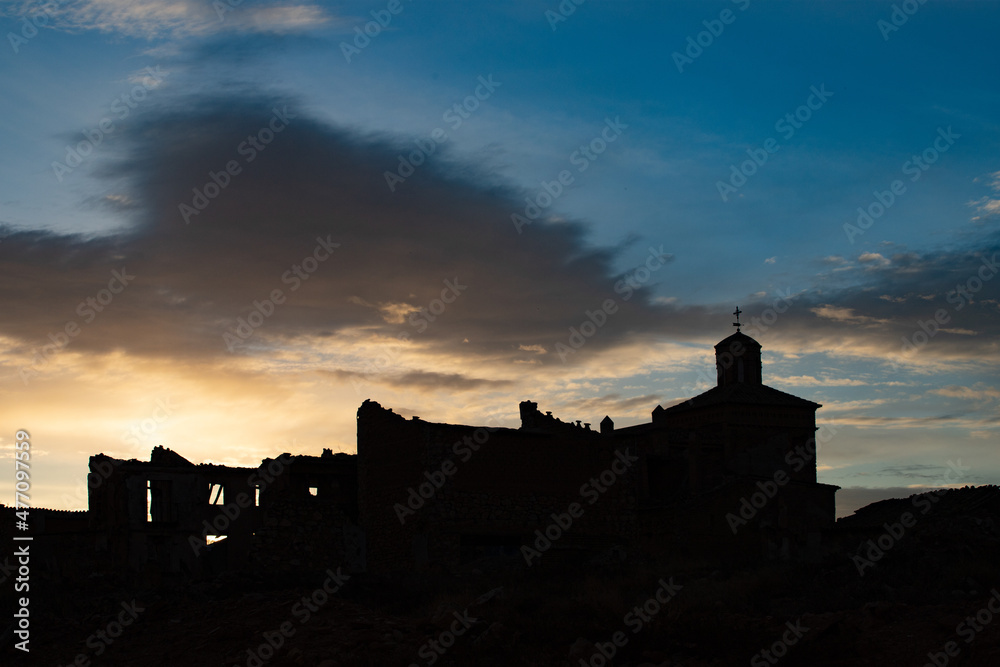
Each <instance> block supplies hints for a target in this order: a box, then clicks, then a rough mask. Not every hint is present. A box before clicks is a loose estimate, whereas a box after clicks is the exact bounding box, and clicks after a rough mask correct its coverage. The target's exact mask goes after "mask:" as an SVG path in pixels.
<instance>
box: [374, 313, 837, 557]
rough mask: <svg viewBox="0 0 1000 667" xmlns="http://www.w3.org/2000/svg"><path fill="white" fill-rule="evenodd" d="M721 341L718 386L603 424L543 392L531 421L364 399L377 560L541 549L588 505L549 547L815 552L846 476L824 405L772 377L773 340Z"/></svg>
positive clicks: (703, 553) (715, 553) (706, 553)
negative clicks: (635, 420)
mask: <svg viewBox="0 0 1000 667" xmlns="http://www.w3.org/2000/svg"><path fill="white" fill-rule="evenodd" d="M715 352H716V368H717V378H718V383H717V386H716V387H713V388H712V389H710V390H708V391H706V392H704V393H702V394H700V395H698V396H695V397H693V398H691V399H689V400H688V401H685V402H684V403H681V404H678V405H675V406H672V407H670V408H667V409H664V408H662V407H660V406H657V407H656V409H654V410H653V413H652V421H651V422H649V423H646V424H638V425H635V426H630V427H626V428H615V425H614V422H613V421H612V420H611V418H610V417H605V418H604V419H603V420H602V421H601V423H600V431H595V430H591V429H590V424H586V425H584V426H581V425H580V422H576V423H575V424H574V423H570V422H563V421H561V420H559V419H558V418H556V417H553V416H552V414H551V413H548V412H547V413H542V412H540V411H539V410H538V406H537V404H536V403H534V402H532V401H524V402H522V403H521V404H520V414H521V427H520V428H519V429H509V428H488V427H485V426H480V427H475V426H460V425H451V424H436V423H430V422H426V421H423V420H421V419H418V418H416V417H414V418H413V419H411V420H406V419H404V418H403V417H402V416H401V415H398V414H395V413H394V412H393V411H392V410H387V409H384V408H382V407H381V406H380V405H379V404H378V403H375V402H372V401H370V400H369V401H365V402H364V404H362V406H361V407H360V408H359V410H358V474H359V494H360V497H359V504H360V511H361V524H362V526H363V527H364V529H365V531H366V533H367V536H368V545H369V551H368V567H369V569H370V570H396V569H403V570H405V569H411V568H423V567H433V566H446V567H447V566H452V565H454V564H457V563H460V562H462V561H469V560H474V559H477V558H480V557H483V556H503V555H506V556H511V557H518V556H524V557H525V559H526V560H529V561H533V560H534V556H533V555H532V552H531V549H534V548H535V546H534V545H536V544H538V545H543V546H544V545H545V543H546V540H545V539H541V538H539V534H542V535H544V534H545V532H546V529H547V528H548V527H550V526H551V525H552V524H553V523H554V522H557V523H558V521H557V518H558V517H565V516H566V514H567V513H570V514H572V512H570V508H571V507H572V506H573V504H574V503H576V504H577V505H578V508H579V512H578V513H579V516H574V517H572V522H571V525H569V527H567V528H562V527H561V526H560V527H559V529H558V530H556V529H554V528H553V529H552V530H551V531H550V533H551V534H556V533H558V534H559V536H558V538H557V539H552V540H548V541H549V542H551V545H550V546H548V547H546V549H545V550H544V552H543V551H541V550H539V549H536V551H539V556H538V557H539V558H545V559H549V560H550V561H552V560H558V556H555V557H553V556H552V555H551V554H560V555H563V556H565V555H567V554H574V555H584V554H594V553H595V552H601V551H605V552H606V551H608V550H611V549H613V548H618V549H621V550H624V551H626V552H633V553H637V554H644V555H657V554H666V553H672V554H676V555H682V554H685V555H689V556H691V557H701V558H707V559H712V558H717V557H724V556H732V557H737V558H748V557H750V558H792V557H803V558H808V557H810V556H812V555H815V554H816V553H817V549H818V547H819V544H820V536H821V533H822V531H823V530H825V529H827V528H830V527H832V526H833V524H834V517H835V507H834V494H835V493H836V491H837V489H838V488H839V487H836V486H831V485H827V484H819V483H817V482H816V459H815V455H814V454H815V448H814V447H813V446H812V445H813V443H814V442H815V441H814V440H813V438H814V437H815V432H816V419H815V415H816V409H817V408H819V407H820V406H819V404H817V403H813V402H811V401H807V400H805V399H801V398H798V397H796V396H792V395H791V394H787V393H785V392H782V391H778V390H777V389H773V388H771V387H768V386H766V385H764V384H763V382H762V374H761V347H760V345H759V344H758V343H757V342H756V341H755V340H753V339H752V338H750V337H749V336H747V335H746V334H743V333H742V332H740V331H737V333H735V334H733V335H732V336H729V337H728V338H726V339H725V340H723V341H721V342H720V343H719V344H718V345H716V347H715ZM810 452H811V453H810ZM553 515H555V517H556V518H554V517H553ZM563 523H564V524H565V523H567V522H566V521H565V519H563ZM536 531H539V532H536ZM525 547H527V549H526V548H525Z"/></svg>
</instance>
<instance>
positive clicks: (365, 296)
mask: <svg viewBox="0 0 1000 667" xmlns="http://www.w3.org/2000/svg"><path fill="white" fill-rule="evenodd" d="M170 85H171V84H169V83H168V84H167V90H164V91H162V94H161V96H160V100H159V101H158V102H157V103H156V104H150V105H148V106H147V107H144V108H143V109H142V110H141V112H137V113H136V114H135V117H134V119H130V120H133V122H132V123H130V125H128V126H127V127H123V128H122V132H121V133H120V134H119V133H116V136H115V137H114V141H115V146H114V148H115V150H108V151H107V152H106V154H105V155H104V156H101V158H99V159H95V160H94V161H92V163H88V165H86V166H85V167H81V170H85V169H91V172H90V174H91V176H92V177H93V178H94V179H95V180H94V181H93V187H92V188H90V190H91V191H92V192H93V195H92V196H93V198H94V199H95V200H100V201H106V202H109V203H110V204H114V205H115V206H116V207H117V208H116V209H115V215H117V216H125V217H127V218H128V220H129V221H130V225H129V227H128V228H127V229H126V230H125V231H123V232H120V233H118V234H117V235H115V236H106V237H82V236H66V235H56V234H53V233H48V232H39V231H14V232H10V230H0V236H3V234H4V233H5V231H6V232H10V233H8V235H7V236H6V238H4V239H3V243H2V244H0V272H2V274H3V275H4V276H5V280H4V281H2V282H0V305H3V306H4V307H5V313H6V315H7V316H6V317H4V318H3V320H2V321H0V335H2V336H5V337H6V338H7V339H9V340H10V341H11V344H10V347H9V350H8V351H9V354H10V355H12V357H11V358H17V359H20V360H22V361H21V363H24V362H23V360H24V359H31V358H32V356H33V355H37V354H38V353H39V351H40V350H42V349H44V348H43V346H45V345H47V344H51V343H52V342H53V339H57V340H58V339H60V338H61V337H62V333H61V332H63V331H65V329H66V326H67V324H68V323H73V324H74V325H77V326H79V327H80V331H79V332H78V334H77V335H74V337H73V338H72V340H71V341H70V342H69V344H68V345H66V346H65V347H64V349H61V350H60V352H59V355H74V354H87V353H101V354H111V353H116V354H125V355H133V356H135V355H138V356H141V357H156V358H173V359H188V360H199V359H214V360H226V359H231V358H232V357H233V356H234V355H235V356H241V355H243V356H257V357H262V356H263V355H270V356H272V357H275V358H282V355H284V354H287V351H288V350H291V349H295V350H299V352H297V353H296V354H301V355H304V356H306V357H308V356H309V355H310V354H312V355H314V356H313V357H310V359H312V361H311V362H310V363H314V364H320V367H323V368H327V369H342V370H345V371H352V372H357V373H363V372H367V371H366V370H365V368H364V363H365V359H369V360H370V359H372V358H374V357H375V356H376V355H378V354H381V353H382V351H381V348H382V347H384V346H386V345H389V346H395V347H398V348H399V349H400V350H403V351H404V353H402V355H401V359H400V360H397V361H394V362H393V363H392V368H391V372H389V373H388V374H387V378H389V377H391V378H395V377H398V376H401V375H402V374H404V373H409V372H416V371H420V372H433V373H442V374H443V375H444V376H445V377H446V379H448V380H450V381H451V382H453V384H454V386H457V387H468V386H472V385H470V384H469V383H475V382H481V381H484V380H485V381H490V380H494V379H500V378H498V376H497V374H498V373H499V374H501V375H504V373H506V372H510V373H513V370H514V369H515V368H516V369H517V370H518V372H523V371H524V370H525V369H527V368H530V369H535V368H545V367H549V368H551V367H552V366H553V365H556V366H558V367H563V368H569V367H572V366H574V365H579V364H583V363H586V364H587V366H588V372H592V373H594V374H595V375H592V376H593V377H600V376H602V375H601V374H604V376H608V377H611V376H616V374H617V373H619V371H620V370H621V368H624V367H627V368H629V369H631V368H633V366H634V364H633V363H631V362H628V363H625V365H624V366H622V364H623V363H624V362H623V359H624V356H625V355H626V354H640V356H643V357H644V358H647V359H648V358H650V357H649V352H648V351H649V350H650V349H652V347H651V345H652V344H653V342H654V341H663V340H671V341H676V342H681V343H685V342H693V343H698V344H710V343H714V342H716V341H717V340H718V337H719V334H718V331H719V326H718V322H719V321H720V318H721V321H723V322H725V321H727V317H728V315H727V314H728V312H729V310H730V309H731V305H728V304H727V305H725V306H716V305H713V304H694V305H682V303H681V302H680V301H679V300H677V299H675V298H673V297H671V298H669V299H667V298H663V297H662V296H658V295H657V290H659V291H660V292H667V293H671V292H673V293H676V292H678V291H680V289H681V288H683V286H682V285H673V284H671V275H670V268H671V266H670V265H669V264H667V265H664V266H663V267H661V268H660V269H659V270H658V272H656V273H654V274H653V276H652V279H651V280H649V281H648V282H647V283H645V284H643V285H641V286H638V287H637V288H636V289H634V290H632V289H630V290H628V291H627V292H625V291H622V290H616V285H617V286H619V287H620V286H621V284H622V283H621V281H622V280H623V279H624V278H625V277H626V276H627V275H628V271H622V270H620V269H617V268H615V267H616V265H617V262H618V259H619V257H620V253H621V252H622V250H623V249H624V248H623V247H614V248H607V247H600V246H594V245H592V244H591V243H589V239H588V234H587V227H586V226H585V225H584V224H582V223H580V222H578V221H574V220H571V219H568V220H562V221H561V222H559V223H558V224H545V223H542V222H536V223H535V224H533V225H530V226H526V227H525V228H524V230H523V233H522V234H518V233H517V231H516V229H515V228H514V225H513V224H512V223H511V214H512V213H514V212H516V211H519V210H522V209H523V193H521V192H519V191H518V190H516V189H515V188H513V187H510V186H508V185H505V184H503V183H498V181H497V177H496V176H495V175H494V174H484V173H480V172H479V171H478V170H477V169H475V168H473V167H470V166H469V165H467V164H464V163H460V162H458V161H455V160H454V159H452V157H451V156H450V155H449V154H448V153H447V151H446V150H445V149H446V148H447V146H446V145H445V146H442V147H441V149H439V151H438V152H437V154H436V155H434V156H432V157H431V159H429V160H428V161H427V162H426V163H424V164H422V165H421V166H420V167H419V168H417V169H416V171H415V173H414V174H413V175H411V176H409V177H408V178H407V179H406V180H405V181H404V182H402V183H397V184H396V186H395V191H394V192H393V191H390V189H389V187H388V186H387V183H386V173H388V172H390V171H392V170H395V169H396V168H397V167H398V165H399V162H400V157H399V156H400V155H402V154H404V153H408V152H410V151H412V150H413V144H412V140H411V139H410V138H407V137H393V136H382V135H371V134H361V133H358V132H356V131H352V130H347V129H344V128H340V127H336V126H332V125H330V124H328V123H326V122H322V121H320V120H317V119H316V118H314V117H311V116H310V115H309V113H308V112H307V111H306V109H304V108H302V107H301V105H299V104H297V103H296V101H295V100H288V99H280V98H277V97H272V96H267V95H261V94H259V93H254V92H247V91H244V90H239V89H230V90H227V91H226V92H222V93H219V94H217V95H215V96H210V97H203V96H194V95H186V94H181V93H177V92H176V90H173V91H172V90H170ZM175 85H176V84H175ZM276 111H277V112H278V113H281V114H284V113H287V114H288V115H289V120H288V125H287V127H284V128H283V129H282V130H281V131H280V132H277V133H275V132H272V131H271V130H270V129H269V128H268V124H269V123H270V122H271V121H272V120H273V118H274V117H275V113H276ZM265 131H266V132H265ZM260 137H266V138H267V139H268V140H269V143H266V144H261V145H260V146H259V149H257V148H252V144H251V143H250V140H251V139H253V140H254V141H257V142H258V143H259V142H260V141H261V140H260ZM233 165H235V168H233ZM227 166H229V167H230V168H231V169H232V171H233V173H231V174H230V173H229V172H227ZM217 183H222V184H223V187H220V186H218V185H217ZM206 192H207V193H209V194H212V195H213V196H212V197H211V199H210V200H209V199H208V198H206V199H205V200H204V201H203V202H201V203H202V204H207V206H205V207H204V210H202V211H199V212H198V213H197V214H194V213H193V212H192V213H189V216H188V217H189V224H186V223H185V219H184V215H182V213H181V209H180V206H181V205H182V204H183V205H185V206H191V207H192V209H191V210H192V211H193V210H194V208H193V207H194V204H195V203H196V202H195V199H196V197H201V196H203V195H204V194H205V193H206ZM198 193H201V194H198ZM199 201H201V200H199ZM322 243H326V244H330V243H333V244H339V247H338V248H337V249H336V250H335V251H333V252H332V253H331V254H330V257H329V259H326V260H324V261H322V262H314V263H313V265H309V264H307V261H308V262H312V261H313V260H312V259H309V258H310V257H312V256H313V254H314V252H315V251H316V249H317V248H318V247H319V246H320V245H321V244H322ZM997 250H1000V243H998V242H997V239H996V237H995V236H993V237H990V236H987V237H984V238H982V239H979V240H978V241H977V242H976V245H975V246H974V247H966V248H953V249H949V250H946V251H930V252H924V253H916V252H908V251H904V252H898V253H896V254H893V255H892V256H891V257H890V258H886V261H884V262H883V261H881V260H878V259H873V260H872V261H866V262H864V263H863V264H862V265H847V266H846V267H844V266H842V265H841V260H842V258H839V257H830V258H827V260H824V261H825V262H826V264H827V265H828V266H835V267H836V268H846V269H847V270H845V271H842V272H839V273H836V274H835V276H834V274H833V273H825V274H820V275H819V276H817V277H816V279H815V284H814V285H813V286H812V287H810V288H808V289H802V290H799V291H798V292H796V293H794V294H792V293H791V292H790V291H789V292H788V293H789V295H790V296H789V297H787V299H786V300H785V302H784V305H785V306H787V307H782V308H781V309H780V310H781V314H780V315H778V316H777V319H776V320H769V319H767V318H766V317H765V318H764V319H763V322H764V324H758V325H756V326H753V325H752V322H753V320H754V318H760V317H761V316H762V315H765V314H766V311H767V309H769V308H772V306H773V305H774V304H777V303H779V302H781V300H773V299H769V298H767V297H766V296H758V297H755V298H754V299H753V300H752V302H751V303H748V304H747V305H743V306H742V309H743V310H744V311H745V315H744V319H745V320H746V321H747V325H746V326H747V329H748V331H750V332H751V335H754V336H758V337H759V338H760V340H761V341H762V343H763V344H764V345H765V347H766V348H767V349H768V351H769V352H776V353H778V354H782V355H785V356H790V355H797V354H801V353H809V352H816V351H823V352H825V353H827V354H829V355H831V356H846V357H857V358H864V359H876V360H879V361H890V360H894V359H895V360H898V361H899V362H900V363H911V364H919V365H920V366H922V367H925V368H928V369H930V368H935V367H936V366H937V365H940V364H948V363H967V364H971V365H979V366H981V365H982V364H983V363H984V362H985V363H989V360H991V359H995V358H996V357H997V355H996V352H997V347H996V342H995V341H996V340H997V339H998V334H1000V310H998V309H997V308H996V306H995V303H996V300H995V298H993V299H991V298H990V297H995V296H996V295H997V293H998V289H997V288H998V286H1000V280H995V281H993V280H987V281H983V282H982V283H981V288H980V289H979V291H978V293H976V294H975V295H974V298H971V299H964V297H963V299H964V301H963V303H962V309H961V310H959V309H958V308H957V307H956V305H955V304H954V303H948V299H949V298H951V300H952V301H954V296H955V294H956V293H955V291H954V290H955V286H956V285H964V284H965V283H966V282H967V281H968V280H969V279H970V277H971V276H976V275H979V273H978V272H979V271H980V269H981V267H982V266H983V265H984V263H988V262H989V261H992V260H990V259H988V258H990V257H992V256H994V254H995V252H996V251H997ZM878 257H883V255H881V254H878ZM303 266H305V267H306V268H309V267H310V266H311V269H310V270H308V271H306V270H305V269H303ZM834 270H835V269H834ZM112 271H119V272H123V271H124V272H125V273H128V274H131V275H134V276H135V279H134V281H132V282H131V283H130V285H129V286H128V287H127V288H126V289H125V290H124V291H123V292H122V293H120V294H116V295H114V298H113V300H112V301H111V302H110V303H108V304H106V305H101V310H100V311H98V310H96V309H95V308H90V307H88V306H87V305H86V303H87V302H86V300H87V299H90V298H97V297H98V296H99V295H101V294H102V293H103V292H102V291H104V290H106V288H107V287H108V283H109V281H110V280H111V279H112V276H113V274H112ZM296 271H298V272H300V273H301V272H303V271H305V275H304V277H301V278H299V277H298V274H296V273H295V272H296ZM984 275H985V274H984ZM293 287H294V289H293ZM275 290H281V292H282V296H283V300H282V302H281V303H280V304H269V303H266V302H269V301H270V299H271V295H272V293H274V291H275ZM760 294H762V293H758V295H760ZM924 295H932V296H931V297H929V298H926V297H925V296H924ZM626 297H627V298H626ZM911 297H913V298H911ZM916 297H919V298H916ZM607 299H614V300H615V305H616V309H615V312H614V313H612V314H606V313H599V312H598V311H600V309H601V308H602V305H603V304H604V303H605V301H606V300H607ZM772 302H773V303H772ZM81 304H83V306H81ZM255 304H256V305H255ZM941 308H946V310H947V313H948V314H949V319H948V321H947V322H945V323H942V324H941V325H939V327H938V331H937V333H936V335H935V336H934V337H933V339H932V340H931V342H930V343H929V344H928V345H927V346H926V347H925V348H922V349H920V350H918V352H916V353H911V354H909V355H904V354H903V353H902V352H901V351H900V340H901V338H902V337H904V336H912V335H913V334H914V332H916V331H919V330H920V328H919V322H921V321H925V322H926V321H927V320H928V318H934V316H935V312H936V311H937V310H938V309H941ZM91 310H92V311H93V315H90V312H91ZM265 311H266V312H265ZM81 313H87V314H88V317H91V319H92V321H91V320H87V321H84V320H85V319H86V318H85V317H84V316H83V315H82V314H81ZM261 313H263V316H262V315H261ZM771 314H772V315H773V314H774V313H771ZM605 315H606V316H605ZM249 318H259V319H260V320H261V322H260V325H259V326H256V327H254V329H253V334H252V336H250V337H249V338H247V339H246V342H245V343H242V344H239V345H236V346H235V347H234V348H233V349H232V350H231V349H229V348H228V347H227V345H226V340H225V339H224V335H225V334H228V335H230V336H232V335H233V334H234V332H236V331H237V329H236V327H237V325H238V324H239V322H240V321H241V320H242V321H249ZM967 322H975V324H976V335H971V334H972V330H971V329H969V328H967V327H964V326H962V324H963V323H967ZM598 323H599V324H598ZM591 327H593V328H591ZM574 331H576V332H581V331H584V332H586V335H585V336H584V335H581V334H579V333H578V334H574V333H573V332H574ZM574 336H576V337H575V338H574ZM581 340H582V341H583V345H582V346H580V347H579V349H577V346H576V344H575V343H579V342H580V341H581ZM574 341H575V343H574ZM307 345H308V346H314V347H313V348H311V349H312V351H311V352H310V351H308V350H304V346H307ZM560 345H562V346H563V347H562V348H560V347H559V346H560ZM315 346H318V347H315ZM567 348H570V349H572V350H573V351H571V352H568V353H566V354H563V355H560V354H558V352H559V350H560V349H562V350H564V351H565V350H566V349H567ZM317 349H322V353H320V352H317V351H316V350H317ZM640 351H641V352H640ZM35 358H37V356H36V357H35ZM65 358H66V359H70V358H75V357H71V356H66V357H65ZM442 360H448V362H449V364H450V365H446V367H445V366H444V365H443V364H442ZM52 363H53V364H55V365H58V361H57V360H56V361H53V362H52ZM288 363H293V362H288ZM294 363H303V362H298V361H295V362H294ZM469 363H475V364H478V365H479V366H478V368H479V369H481V371H480V372H477V373H476V375H477V376H478V377H476V378H469V377H465V376H464V371H463V369H464V368H467V367H468V366H467V365H468V364H469ZM463 364H464V366H463ZM709 364H710V361H709ZM452 373H456V374H458V375H461V376H462V377H459V376H458V375H455V376H450V375H449V374H452ZM482 373H488V375H483V374H482ZM512 377H515V376H514V375H504V377H503V378H502V379H504V380H509V379H511V378H512ZM807 378H808V379H807ZM410 380H411V381H414V382H417V383H420V382H429V383H431V384H442V383H443V382H444V380H443V379H441V378H435V377H432V378H426V377H420V376H413V377H411V378H410ZM385 381H386V382H388V381H390V380H388V379H387V380H385ZM393 381H394V380H393ZM814 381H815V382H817V383H823V384H829V385H830V386H849V385H853V384H856V382H855V381H852V380H847V379H835V380H832V381H828V380H826V379H823V378H819V379H815V380H814V379H813V376H811V375H810V376H792V378H791V379H789V380H788V383H789V384H792V383H800V384H805V383H812V382H814ZM482 386H484V387H485V386H488V385H482ZM623 409H624V406H623Z"/></svg>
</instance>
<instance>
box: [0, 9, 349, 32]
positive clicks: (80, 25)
mask: <svg viewBox="0 0 1000 667" xmlns="http://www.w3.org/2000/svg"><path fill="white" fill-rule="evenodd" d="M40 12H44V13H46V14H48V16H49V17H50V19H51V20H50V25H51V26H52V27H53V28H55V29H58V30H65V31H67V32H82V31H88V30H96V31H98V32H103V33H117V34H121V35H125V36H127V37H138V38H142V39H147V40H153V39H159V38H165V37H171V38H183V37H191V36H205V35H211V34H215V33H221V32H240V33H266V34H278V35H283V34H289V33H296V32H302V31H306V30H311V29H314V28H316V27H319V26H323V25H325V24H327V23H329V22H331V21H332V18H331V17H330V16H329V15H328V14H327V13H326V12H325V11H324V10H323V9H322V8H320V7H319V6H317V5H312V4H285V5H280V6H268V5H266V4H264V3H263V2H250V1H249V0H242V1H240V0H218V1H217V2H208V1H199V0H65V1H63V2H52V1H51V0H29V1H27V2H22V3H20V4H19V5H18V6H17V7H16V9H15V8H13V7H12V8H11V10H9V12H8V13H10V14H15V13H16V15H25V14H29V15H34V14H37V13H40Z"/></svg>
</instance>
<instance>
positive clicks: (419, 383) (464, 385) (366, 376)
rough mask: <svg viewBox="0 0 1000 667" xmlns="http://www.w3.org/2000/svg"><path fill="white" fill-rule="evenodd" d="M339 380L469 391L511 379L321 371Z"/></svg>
mask: <svg viewBox="0 0 1000 667" xmlns="http://www.w3.org/2000/svg"><path fill="white" fill-rule="evenodd" d="M320 373H322V374H324V375H330V376H332V377H335V378H337V379H338V380H346V381H349V382H352V383H354V384H355V386H357V387H358V389H359V390H363V389H364V388H365V387H366V386H367V385H368V384H383V385H388V386H390V387H396V388H400V389H420V390H427V389H441V390H446V391H467V390H470V389H482V388H501V387H509V386H511V385H512V384H513V382H511V381H509V380H489V379H485V378H475V377H469V376H467V375H461V374H458V373H433V372H430V371H409V372H405V373H390V372H379V371H378V370H377V369H374V368H373V369H372V371H370V372H363V371H345V370H334V371H320Z"/></svg>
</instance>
